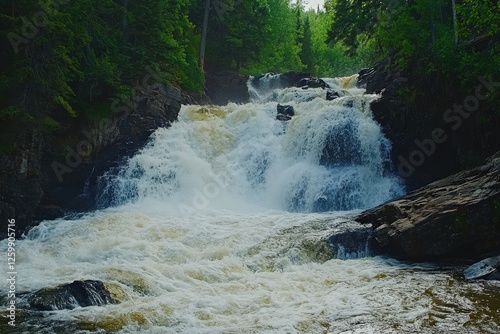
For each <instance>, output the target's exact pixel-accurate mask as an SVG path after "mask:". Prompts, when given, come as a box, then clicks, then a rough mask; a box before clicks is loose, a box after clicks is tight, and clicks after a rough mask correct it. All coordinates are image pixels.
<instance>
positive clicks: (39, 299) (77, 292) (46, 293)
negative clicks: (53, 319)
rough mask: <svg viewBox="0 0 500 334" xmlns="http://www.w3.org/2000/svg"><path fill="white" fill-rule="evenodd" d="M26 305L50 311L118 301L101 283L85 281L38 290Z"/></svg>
mask: <svg viewBox="0 0 500 334" xmlns="http://www.w3.org/2000/svg"><path fill="white" fill-rule="evenodd" d="M28 303H29V305H30V307H32V308H33V309H36V310H40V311H51V310H63V309H74V308H76V307H86V306H101V305H106V304H117V303H118V300H116V299H115V298H113V297H112V293H111V292H110V291H109V290H108V288H107V287H106V285H105V284H104V283H103V282H101V281H93V280H87V281H74V282H73V283H69V284H63V285H59V286H57V287H55V288H44V289H41V290H38V291H36V292H35V293H34V294H33V295H32V296H31V297H30V298H29V299H28Z"/></svg>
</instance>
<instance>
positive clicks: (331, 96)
mask: <svg viewBox="0 0 500 334" xmlns="http://www.w3.org/2000/svg"><path fill="white" fill-rule="evenodd" d="M339 97H340V93H339V92H336V91H334V90H331V89H329V90H328V91H327V92H326V100H327V101H333V100H335V99H338V98H339Z"/></svg>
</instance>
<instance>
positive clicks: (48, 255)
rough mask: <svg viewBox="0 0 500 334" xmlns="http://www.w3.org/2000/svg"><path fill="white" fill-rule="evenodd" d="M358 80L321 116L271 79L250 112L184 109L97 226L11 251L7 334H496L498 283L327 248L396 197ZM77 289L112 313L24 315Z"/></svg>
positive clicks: (158, 135)
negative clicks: (45, 291) (99, 291)
mask: <svg viewBox="0 0 500 334" xmlns="http://www.w3.org/2000/svg"><path fill="white" fill-rule="evenodd" d="M355 80H356V77H355V76H354V77H349V78H340V79H339V78H337V79H325V82H326V83H328V85H329V86H330V87H332V89H334V90H336V91H338V92H339V93H340V94H339V95H341V97H340V98H338V99H336V100H334V101H326V99H325V97H326V91H325V90H324V89H321V88H316V89H312V88H310V89H307V90H304V89H301V88H285V89H281V87H280V77H279V75H267V76H264V77H262V78H255V79H253V80H251V82H250V93H251V95H252V97H253V103H249V104H245V105H236V104H229V105H227V106H224V107H208V106H183V107H182V110H181V113H180V115H179V121H178V122H176V123H175V124H173V125H172V127H171V128H169V129H159V130H158V131H156V132H155V133H154V134H153V136H152V138H151V141H150V143H149V144H148V145H147V146H146V147H145V148H144V149H143V150H142V151H141V152H139V153H138V154H137V155H136V156H134V157H133V158H131V159H130V161H129V162H128V164H127V165H126V166H124V167H123V168H122V169H121V170H120V171H119V172H118V173H110V175H109V176H105V177H103V178H102V180H101V181H102V184H101V185H102V189H101V193H100V199H99V200H100V203H101V206H102V207H103V209H102V210H99V211H96V212H93V213H90V214H86V215H82V216H78V217H73V218H71V219H70V218H67V219H61V220H56V221H45V222H43V223H42V224H40V226H38V227H36V228H34V229H33V230H32V231H30V233H29V234H28V235H27V236H26V238H25V239H23V240H21V241H18V243H17V252H18V254H17V271H18V277H17V279H18V281H17V290H18V293H21V295H20V298H19V300H18V302H19V305H18V306H19V307H21V308H22V307H25V309H24V310H23V309H18V314H17V315H18V317H17V319H16V323H17V326H16V327H15V328H12V327H9V326H6V325H5V324H1V325H0V328H1V329H2V333H4V332H6V333H10V332H12V333H87V332H91V333H94V332H118V333H139V332H140V333H449V332H451V331H457V332H459V333H478V332H484V333H490V332H491V333H495V332H498V331H499V330H500V327H499V304H500V302H499V298H500V294H499V292H498V287H497V286H495V285H493V284H492V283H474V284H472V283H467V282H464V281H463V280H462V279H460V277H459V275H458V274H454V271H453V270H447V269H446V268H437V267H435V266H432V265H430V264H408V263H401V262H398V261H396V260H392V259H388V258H384V257H380V256H376V257H368V256H367V255H369V254H366V253H356V254H355V256H353V254H350V255H349V254H345V253H342V254H341V253H337V254H332V253H331V252H329V250H328V247H325V246H324V244H323V243H322V240H324V239H325V237H328V236H329V235H330V234H331V233H332V231H334V230H335V231H342V230H343V229H345V228H347V227H346V226H348V225H349V224H352V222H350V217H352V216H353V215H355V214H356V213H357V212H359V210H361V209H366V208H370V207H373V206H375V205H377V204H380V203H383V202H385V201H387V200H389V199H391V198H394V197H396V196H398V195H401V194H403V189H402V186H401V182H400V180H399V179H398V178H397V177H395V176H394V175H393V174H392V173H391V166H390V163H389V154H390V143H389V142H388V141H387V139H386V138H384V136H383V134H382V132H381V130H380V127H379V126H378V124H376V123H375V122H374V121H373V118H372V115H371V111H370V108H369V103H370V101H372V100H373V99H374V98H375V96H371V95H363V91H362V90H360V89H357V88H354V87H353V86H354V82H355ZM277 103H281V104H287V105H291V106H293V107H294V110H295V113H296V115H295V116H294V117H293V118H292V120H291V121H289V122H281V121H277V120H276V119H275V118H276V106H277ZM1 245H2V249H3V248H5V247H6V242H5V241H3V242H2V243H1ZM87 279H93V280H101V281H103V282H105V284H106V285H107V286H108V288H109V289H110V291H112V293H113V296H114V297H115V298H116V299H118V300H120V301H121V303H119V304H115V305H107V306H100V307H86V308H76V309H73V310H55V311H50V312H49V311H46V312H35V311H30V310H28V309H27V308H26V298H27V297H28V296H29V293H30V292H33V291H35V290H37V289H41V288H46V287H54V286H57V285H58V284H63V283H69V282H72V281H74V280H87ZM3 291H6V289H2V293H3ZM5 298H6V296H3V297H2V303H5ZM3 314H4V315H5V314H6V313H5V312H4V313H3Z"/></svg>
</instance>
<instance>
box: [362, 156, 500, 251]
mask: <svg viewBox="0 0 500 334" xmlns="http://www.w3.org/2000/svg"><path fill="white" fill-rule="evenodd" d="M356 220H357V221H359V222H361V223H369V224H372V226H373V227H374V231H373V235H374V237H375V239H376V240H377V242H378V243H379V244H380V246H381V247H382V248H383V249H384V250H385V251H386V252H387V253H389V254H391V255H393V256H396V257H400V258H407V259H411V260H417V261H421V260H425V261H427V260H430V261H437V260H449V259H453V260H455V261H460V260H465V259H472V260H477V259H481V258H484V256H485V255H486V256H487V254H491V253H494V252H499V251H500V238H499V237H498V236H499V235H500V152H498V153H497V154H495V155H494V156H493V157H491V158H490V159H488V160H487V161H486V162H485V163H484V164H483V165H482V166H480V167H477V168H475V169H471V170H468V171H464V172H461V173H458V174H455V175H452V176H450V177H448V178H446V179H443V180H440V181H436V182H434V183H431V184H430V185H428V186H425V187H423V188H421V189H418V190H416V191H414V192H412V193H410V194H408V195H407V196H405V197H403V198H399V199H397V200H394V201H391V202H388V203H386V204H384V205H381V206H379V207H376V208H374V209H371V210H368V211H365V212H364V213H362V214H361V215H360V216H359V217H357V218H356Z"/></svg>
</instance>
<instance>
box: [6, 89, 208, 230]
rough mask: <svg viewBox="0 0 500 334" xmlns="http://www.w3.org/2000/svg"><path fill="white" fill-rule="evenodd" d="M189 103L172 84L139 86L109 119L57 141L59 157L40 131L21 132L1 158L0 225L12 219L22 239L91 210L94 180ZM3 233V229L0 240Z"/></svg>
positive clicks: (133, 150)
mask: <svg viewBox="0 0 500 334" xmlns="http://www.w3.org/2000/svg"><path fill="white" fill-rule="evenodd" d="M205 99H206V98H205ZM193 102H198V101H197V100H196V97H193V96H190V95H187V94H183V93H182V92H181V91H180V89H178V88H176V87H174V86H170V85H162V84H154V85H149V86H147V87H138V88H136V89H135V90H134V92H133V94H132V95H131V96H130V97H129V99H127V100H126V101H121V103H120V104H119V105H120V107H117V108H116V109H115V110H116V112H115V113H114V114H113V115H112V116H110V117H109V118H105V119H102V120H100V121H99V122H98V124H91V125H88V126H85V127H78V126H75V129H77V130H75V132H76V133H73V134H70V135H68V137H67V138H63V139H62V140H59V141H58V144H57V145H59V146H61V147H59V150H58V151H59V152H62V154H59V155H54V154H51V153H50V152H53V151H54V150H53V147H52V150H51V151H50V152H49V150H48V149H47V148H46V147H45V146H44V143H45V142H44V138H43V136H42V135H41V133H39V132H38V130H36V129H33V130H26V131H25V132H23V133H19V134H18V136H19V140H17V146H16V148H15V150H14V152H13V153H12V154H10V155H2V156H0V182H1V184H2V187H1V189H0V219H2V226H4V225H5V226H6V224H7V219H16V223H17V224H16V225H17V226H16V227H17V228H16V232H17V234H18V236H20V235H21V234H22V233H23V232H24V231H26V230H27V229H29V228H30V226H32V225H33V224H36V222H37V221H40V220H43V219H55V218H57V217H60V216H61V215H62V214H63V213H64V212H67V211H85V210H92V209H94V208H95V207H96V202H95V194H96V191H97V188H96V187H97V179H98V177H99V176H100V175H102V174H103V173H104V172H105V171H107V170H109V169H111V168H113V167H116V166H118V165H120V164H121V163H123V161H124V160H125V159H126V158H127V157H129V156H131V155H133V154H134V153H135V152H136V151H137V150H138V149H140V148H141V147H143V146H144V144H145V143H146V142H147V140H148V138H149V136H150V134H151V133H152V132H153V131H154V130H156V129H157V128H159V127H165V126H169V125H170V123H171V122H174V121H175V120H176V119H177V115H178V113H179V110H180V107H181V104H182V103H193ZM201 102H203V101H201ZM45 144H46V143H45ZM54 145H55V144H53V143H52V146H54ZM6 233H7V228H5V229H4V228H2V230H1V231H0V238H5V237H6Z"/></svg>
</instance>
